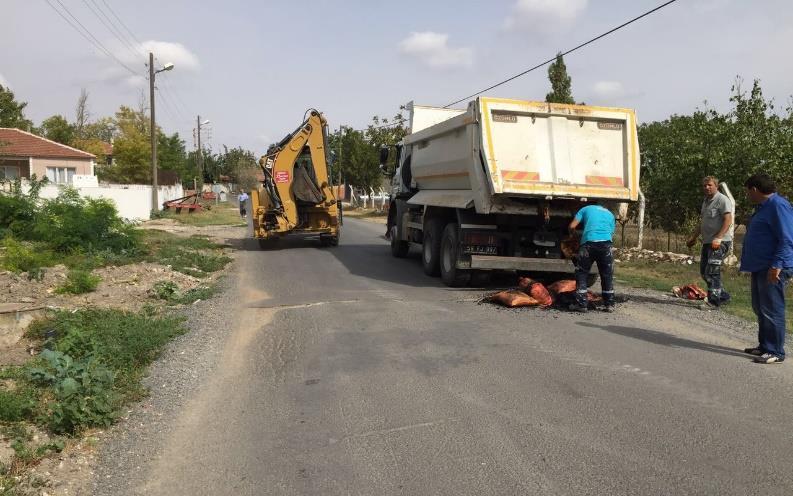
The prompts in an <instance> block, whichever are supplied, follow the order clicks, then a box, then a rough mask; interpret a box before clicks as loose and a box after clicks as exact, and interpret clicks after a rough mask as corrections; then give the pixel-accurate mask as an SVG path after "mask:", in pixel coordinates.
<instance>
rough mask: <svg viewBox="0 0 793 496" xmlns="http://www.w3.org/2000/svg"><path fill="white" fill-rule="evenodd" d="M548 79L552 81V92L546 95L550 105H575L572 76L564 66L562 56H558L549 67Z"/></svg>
mask: <svg viewBox="0 0 793 496" xmlns="http://www.w3.org/2000/svg"><path fill="white" fill-rule="evenodd" d="M548 79H549V80H550V81H551V92H550V93H548V94H547V95H545V101H546V102H548V103H575V100H574V99H573V93H572V89H571V80H570V76H569V75H568V74H567V66H566V65H565V64H564V58H563V57H562V54H561V53H560V54H557V55H556V61H555V62H552V63H551V65H549V66H548Z"/></svg>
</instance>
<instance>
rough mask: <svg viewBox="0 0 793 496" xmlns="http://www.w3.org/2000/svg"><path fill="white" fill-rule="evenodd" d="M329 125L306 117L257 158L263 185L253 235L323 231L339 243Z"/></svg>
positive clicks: (312, 112) (254, 207) (255, 199)
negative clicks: (329, 169)
mask: <svg viewBox="0 0 793 496" xmlns="http://www.w3.org/2000/svg"><path fill="white" fill-rule="evenodd" d="M326 129H327V122H326V121H325V119H324V118H323V116H322V114H320V113H319V112H317V111H316V110H310V111H309V115H308V118H307V119H306V120H305V121H304V122H303V123H302V124H301V125H300V126H299V127H298V128H297V129H296V130H295V131H294V132H293V133H291V134H290V135H288V136H287V137H286V138H284V139H283V140H281V142H280V143H278V145H276V146H275V147H274V148H273V149H271V150H270V151H269V152H268V154H267V155H265V156H264V157H262V158H261V160H259V164H260V165H261V167H262V172H263V173H264V181H263V184H262V187H261V188H259V190H257V191H255V192H253V193H254V194H252V195H251V199H252V212H253V214H254V216H253V226H252V227H253V235H254V237H257V238H263V239H268V238H271V237H274V236H281V235H284V234H288V233H292V232H302V233H312V232H316V233H319V234H320V236H321V239H322V236H323V235H325V236H324V238H325V239H326V240H328V241H329V244H334V242H335V243H337V242H338V234H339V233H338V230H339V221H338V205H337V200H336V195H335V192H334V189H333V187H332V185H331V184H330V177H329V174H328V163H327V157H326V148H327V143H326V141H327V139H326V134H325V133H326Z"/></svg>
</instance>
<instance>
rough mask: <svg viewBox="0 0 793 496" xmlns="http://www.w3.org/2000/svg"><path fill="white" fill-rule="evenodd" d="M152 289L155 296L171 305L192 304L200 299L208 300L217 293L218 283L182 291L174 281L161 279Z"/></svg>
mask: <svg viewBox="0 0 793 496" xmlns="http://www.w3.org/2000/svg"><path fill="white" fill-rule="evenodd" d="M152 289H153V291H152V292H153V295H152V296H153V297H154V298H156V299H158V300H163V301H166V302H167V303H169V304H171V305H190V304H193V303H195V302H197V301H199V300H201V301H203V300H207V299H209V298H211V297H212V296H213V295H214V294H215V293H217V286H216V285H211V286H200V287H197V288H192V289H188V290H187V291H180V290H179V286H177V284H176V283H175V282H173V281H159V282H157V283H155V284H154V287H153V288H152Z"/></svg>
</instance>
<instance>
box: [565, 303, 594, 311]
mask: <svg viewBox="0 0 793 496" xmlns="http://www.w3.org/2000/svg"><path fill="white" fill-rule="evenodd" d="M567 309H568V310H570V311H571V312H578V313H587V311H589V309H588V308H587V307H586V306H581V305H579V304H578V303H571V304H570V306H569V307H567Z"/></svg>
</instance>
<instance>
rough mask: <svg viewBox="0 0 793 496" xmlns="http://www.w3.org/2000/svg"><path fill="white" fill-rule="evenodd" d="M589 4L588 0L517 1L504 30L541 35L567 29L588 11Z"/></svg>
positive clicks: (505, 22) (505, 21)
mask: <svg viewBox="0 0 793 496" xmlns="http://www.w3.org/2000/svg"><path fill="white" fill-rule="evenodd" d="M587 2H588V0H516V2H515V5H514V6H513V7H512V13H511V14H510V15H509V16H507V18H506V19H505V20H504V28H505V29H507V30H533V31H538V32H541V33H548V32H551V31H559V30H560V29H567V28H568V27H570V25H572V23H573V21H575V19H576V17H578V15H579V14H580V13H581V12H583V11H584V9H586V6H587Z"/></svg>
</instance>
